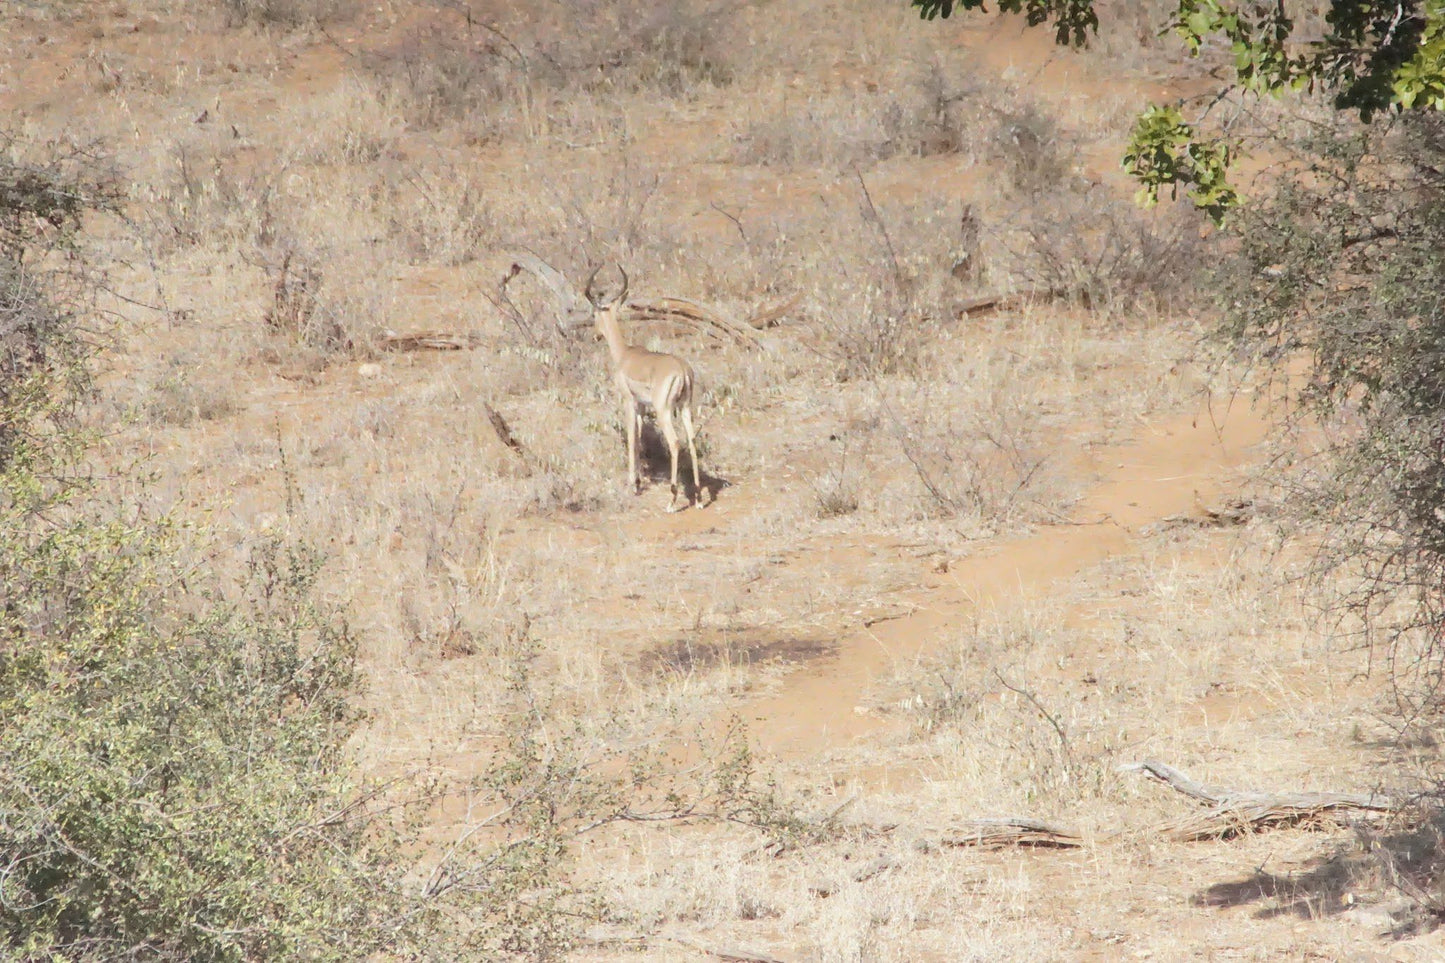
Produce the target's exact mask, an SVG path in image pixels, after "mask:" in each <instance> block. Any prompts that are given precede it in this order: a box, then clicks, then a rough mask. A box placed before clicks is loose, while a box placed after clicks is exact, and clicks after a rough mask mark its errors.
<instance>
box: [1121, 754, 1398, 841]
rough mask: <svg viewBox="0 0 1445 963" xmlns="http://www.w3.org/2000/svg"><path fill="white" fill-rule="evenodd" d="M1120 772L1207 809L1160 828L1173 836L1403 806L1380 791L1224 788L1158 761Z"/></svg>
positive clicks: (1215, 835)
mask: <svg viewBox="0 0 1445 963" xmlns="http://www.w3.org/2000/svg"><path fill="white" fill-rule="evenodd" d="M1120 770H1121V771H1124V772H1144V773H1146V774H1147V775H1150V776H1153V777H1154V778H1155V779H1158V780H1160V781H1161V782H1163V783H1166V784H1167V785H1169V786H1170V787H1171V788H1173V789H1175V790H1177V791H1178V792H1182V793H1183V794H1184V795H1186V796H1188V797H1190V798H1191V799H1195V800H1198V801H1199V802H1201V803H1204V804H1206V805H1207V806H1208V807H1209V809H1208V810H1206V811H1205V812H1202V813H1199V814H1197V815H1194V816H1190V817H1186V818H1184V819H1180V820H1175V821H1174V822H1171V823H1169V824H1167V825H1165V826H1163V827H1161V830H1160V831H1161V832H1163V833H1164V834H1165V835H1166V836H1169V837H1171V838H1173V839H1181V840H1198V839H1221V838H1226V837H1229V836H1235V835H1238V834H1239V833H1242V832H1245V831H1248V830H1251V829H1256V828H1263V827H1268V826H1291V825H1299V824H1320V823H1324V822H1326V821H1328V820H1327V818H1326V817H1327V814H1331V813H1336V812H1340V811H1349V810H1359V811H1366V812H1391V811H1393V810H1395V809H1398V808H1399V804H1398V803H1397V802H1396V801H1395V800H1393V799H1391V798H1390V797H1389V796H1385V795H1381V794H1379V793H1344V792H1294V793H1267V792H1240V791H1236V790H1230V789H1221V788H1219V787H1218V786H1210V785H1206V784H1205V783H1201V782H1198V781H1196V780H1194V779H1191V778H1189V777H1188V776H1186V775H1185V774H1184V773H1182V772H1180V771H1179V770H1178V769H1175V768H1174V767H1173V766H1170V765H1167V764H1165V763H1162V762H1160V761H1158V760H1157V759H1146V760H1144V761H1143V762H1136V763H1129V764H1127V765H1124V766H1121V767H1120Z"/></svg>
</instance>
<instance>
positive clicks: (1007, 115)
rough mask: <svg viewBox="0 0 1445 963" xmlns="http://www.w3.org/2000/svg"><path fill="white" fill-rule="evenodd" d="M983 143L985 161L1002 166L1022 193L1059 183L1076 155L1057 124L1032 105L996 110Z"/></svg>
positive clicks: (1030, 192) (1010, 182) (1015, 188)
mask: <svg viewBox="0 0 1445 963" xmlns="http://www.w3.org/2000/svg"><path fill="white" fill-rule="evenodd" d="M985 143H986V146H985V155H986V156H987V158H988V159H989V160H990V161H992V162H994V163H997V164H1000V165H1002V167H1003V171H1004V173H1005V175H1006V176H1007V177H1008V181H1009V185H1010V187H1011V188H1012V189H1013V190H1014V191H1017V192H1020V193H1025V194H1035V193H1038V192H1039V191H1043V190H1047V189H1049V188H1053V187H1056V186H1058V185H1060V184H1062V183H1063V182H1064V181H1065V180H1066V179H1067V178H1068V176H1069V174H1070V173H1071V172H1072V170H1073V167H1074V160H1075V156H1074V155H1075V154H1076V153H1077V152H1076V151H1075V150H1074V149H1073V147H1072V145H1071V144H1069V143H1066V138H1065V137H1064V136H1063V135H1062V134H1061V132H1060V131H1059V126H1058V123H1057V122H1056V121H1055V120H1054V119H1053V118H1052V117H1050V116H1049V115H1048V114H1046V113H1044V112H1043V111H1042V110H1040V109H1039V107H1038V105H1037V104H1033V103H1025V104H1023V105H1022V106H1020V107H1017V108H998V109H996V111H995V121H994V123H993V126H992V128H991V129H990V130H989V132H988V136H987V139H986V142H985Z"/></svg>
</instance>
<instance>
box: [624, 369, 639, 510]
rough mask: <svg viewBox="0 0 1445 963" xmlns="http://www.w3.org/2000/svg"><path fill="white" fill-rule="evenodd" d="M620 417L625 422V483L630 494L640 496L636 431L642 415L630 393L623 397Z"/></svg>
mask: <svg viewBox="0 0 1445 963" xmlns="http://www.w3.org/2000/svg"><path fill="white" fill-rule="evenodd" d="M622 417H623V419H624V420H625V421H626V422H627V483H628V484H629V485H630V486H631V487H632V494H634V495H641V494H642V478H641V476H640V475H639V474H638V473H637V435H638V430H637V429H638V423H639V422H640V421H641V420H642V415H641V412H639V411H638V408H637V399H636V398H634V397H632V392H631V391H628V392H627V393H626V394H625V395H624V396H623V401H622Z"/></svg>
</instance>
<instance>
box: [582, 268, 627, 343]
mask: <svg viewBox="0 0 1445 963" xmlns="http://www.w3.org/2000/svg"><path fill="white" fill-rule="evenodd" d="M601 271H602V265H600V264H599V265H598V266H597V267H595V268H593V269H592V273H591V274H589V275H587V285H586V287H584V288H583V290H582V293H583V294H585V295H586V296H587V301H588V303H590V304H591V305H592V321H593V324H595V325H596V327H597V333H598V334H599V335H600V334H602V333H603V331H602V326H603V325H604V324H606V323H607V322H608V321H611V320H613V319H615V318H616V317H617V312H618V310H619V309H620V308H621V307H622V302H623V301H624V300H625V299H626V298H627V272H626V271H624V270H623V269H622V265H620V264H619V265H617V273H618V274H620V275H622V287H621V289H620V290H619V291H618V292H617V293H616V294H614V295H612V296H611V297H608V296H606V295H605V294H603V293H602V292H600V291H598V290H597V275H598V274H599V273H600V272H601Z"/></svg>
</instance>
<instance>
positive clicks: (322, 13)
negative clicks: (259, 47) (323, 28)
mask: <svg viewBox="0 0 1445 963" xmlns="http://www.w3.org/2000/svg"><path fill="white" fill-rule="evenodd" d="M215 3H216V6H217V7H218V8H219V9H220V11H221V14H222V16H224V17H225V19H226V22H227V23H228V24H229V25H231V26H233V27H239V26H242V25H247V24H249V25H254V26H263V27H301V26H305V25H307V24H311V23H324V22H326V21H328V20H332V19H335V18H336V17H337V16H338V15H339V14H341V13H342V12H344V10H345V6H346V5H345V2H344V0H215Z"/></svg>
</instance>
